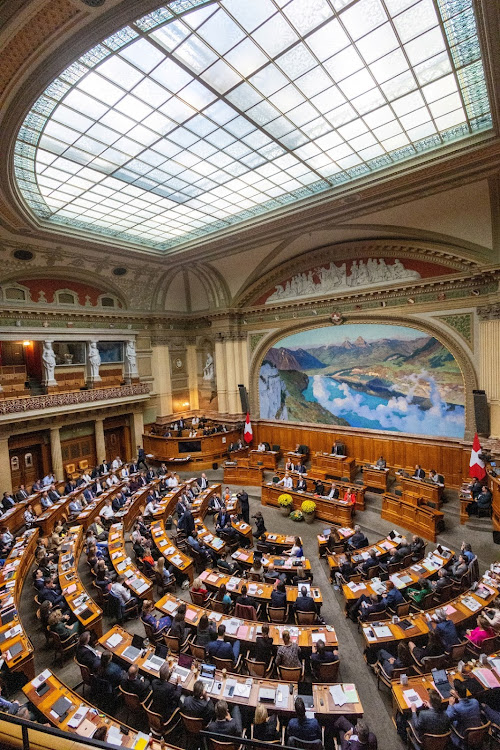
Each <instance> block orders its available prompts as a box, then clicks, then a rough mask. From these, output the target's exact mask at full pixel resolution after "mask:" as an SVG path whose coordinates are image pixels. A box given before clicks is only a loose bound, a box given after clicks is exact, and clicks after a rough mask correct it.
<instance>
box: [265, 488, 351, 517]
mask: <svg viewBox="0 0 500 750" xmlns="http://www.w3.org/2000/svg"><path fill="white" fill-rule="evenodd" d="M283 493H286V494H289V495H291V496H292V499H293V507H294V509H295V510H297V509H300V506H301V505H302V503H303V502H304V500H314V502H315V503H316V517H317V518H321V519H322V520H324V521H330V522H332V523H338V524H340V525H341V526H351V524H352V518H353V515H354V507H353V506H352V505H348V504H347V503H344V502H343V501H342V500H328V499H327V498H326V497H318V496H316V495H313V494H311V493H309V492H296V491H295V490H288V489H284V488H283V487H281V486H279V487H277V486H276V485H275V484H272V483H271V482H266V484H263V485H262V497H261V502H262V505H274V506H277V505H278V497H279V496H280V495H282V494H283Z"/></svg>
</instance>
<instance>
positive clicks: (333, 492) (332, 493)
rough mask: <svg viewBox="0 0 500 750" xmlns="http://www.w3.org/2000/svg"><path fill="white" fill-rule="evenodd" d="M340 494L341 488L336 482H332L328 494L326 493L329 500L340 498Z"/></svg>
mask: <svg viewBox="0 0 500 750" xmlns="http://www.w3.org/2000/svg"><path fill="white" fill-rule="evenodd" d="M339 496H340V493H339V488H338V487H336V485H335V482H332V483H331V484H330V487H329V488H328V494H327V495H326V498H327V500H338V498H339Z"/></svg>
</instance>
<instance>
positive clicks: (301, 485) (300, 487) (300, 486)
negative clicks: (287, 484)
mask: <svg viewBox="0 0 500 750" xmlns="http://www.w3.org/2000/svg"><path fill="white" fill-rule="evenodd" d="M295 490H296V491H297V492H307V481H306V480H305V479H304V477H300V478H299V479H298V480H297V484H296V485H295Z"/></svg>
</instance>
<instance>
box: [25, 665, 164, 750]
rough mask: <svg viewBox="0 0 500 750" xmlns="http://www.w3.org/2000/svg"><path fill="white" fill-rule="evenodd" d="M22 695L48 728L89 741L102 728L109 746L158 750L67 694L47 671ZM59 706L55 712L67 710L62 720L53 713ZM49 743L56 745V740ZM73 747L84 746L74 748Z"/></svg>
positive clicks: (141, 736)
mask: <svg viewBox="0 0 500 750" xmlns="http://www.w3.org/2000/svg"><path fill="white" fill-rule="evenodd" d="M44 684H46V685H48V690H46V692H44V693H43V694H42V695H41V696H40V695H38V693H37V689H40V687H41V686H42V685H44ZM23 692H24V694H25V695H26V697H27V698H28V700H29V701H31V703H32V704H33V705H34V706H35V707H36V708H37V709H38V711H40V713H41V714H42V715H43V716H45V718H46V719H47V721H48V722H49V723H50V724H52V725H53V726H55V727H57V729H61V730H62V731H64V732H70V733H72V734H78V735H80V736H82V737H91V736H92V735H93V733H94V732H95V730H96V729H98V727H102V726H104V727H106V729H107V730H108V737H107V741H108V742H112V740H111V736H113V737H114V738H115V742H113V744H116V745H119V746H121V747H129V748H136V750H144V749H145V748H146V747H151V748H152V750H159V748H160V742H159V741H157V740H152V745H148V742H149V735H147V734H144V732H138V731H137V730H136V729H132V727H127V726H126V725H125V724H123V722H121V721H117V720H116V719H114V718H113V717H111V716H108V715H107V714H105V713H103V712H102V711H101V710H100V709H97V708H96V707H95V706H93V705H92V704H91V703H89V702H88V701H87V700H85V698H82V696H81V695H79V694H78V693H75V692H74V691H73V690H71V689H70V688H69V687H68V686H67V685H65V684H64V682H62V680H60V679H59V677H57V675H55V674H54V673H53V672H52V671H51V670H50V669H46V670H44V671H43V672H42V673H41V674H39V675H38V676H37V677H36V678H34V679H32V680H31V682H28V683H27V684H26V685H25V686H24V687H23ZM59 701H61V704H59ZM62 701H64V703H62ZM56 704H57V705H56ZM59 706H61V707H60V709H59V710H63V709H64V708H66V707H67V713H66V714H64V713H63V715H62V717H61V716H58V714H57V711H55V710H54V708H56V709H57V708H59ZM121 728H125V729H127V731H128V733H127V734H122V732H121V731H120V729H121ZM52 739H53V741H54V742H57V739H56V738H52ZM56 747H57V745H56ZM75 747H86V746H85V745H83V746H82V745H77V744H75ZM175 747H176V746H175V745H169V744H167V745H166V748H167V750H169V749H171V748H175Z"/></svg>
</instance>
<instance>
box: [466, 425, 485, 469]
mask: <svg viewBox="0 0 500 750" xmlns="http://www.w3.org/2000/svg"><path fill="white" fill-rule="evenodd" d="M480 453H481V443H480V442H479V438H478V436H477V432H476V434H475V435H474V442H473V443H472V451H471V454H470V463H469V476H470V477H477V478H478V479H479V481H481V480H482V479H484V477H485V476H486V469H485V468H484V461H481V459H480V458H479V454H480Z"/></svg>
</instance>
